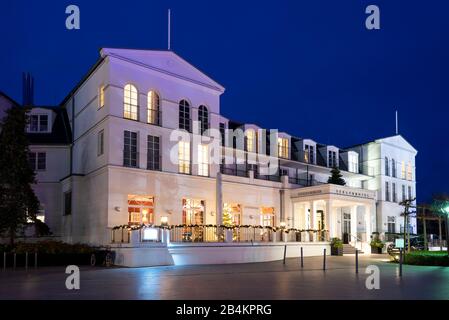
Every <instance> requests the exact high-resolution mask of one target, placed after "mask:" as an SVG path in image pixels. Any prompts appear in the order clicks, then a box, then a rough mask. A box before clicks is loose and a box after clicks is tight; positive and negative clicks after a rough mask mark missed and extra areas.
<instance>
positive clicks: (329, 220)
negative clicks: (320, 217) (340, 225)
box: [325, 200, 335, 238]
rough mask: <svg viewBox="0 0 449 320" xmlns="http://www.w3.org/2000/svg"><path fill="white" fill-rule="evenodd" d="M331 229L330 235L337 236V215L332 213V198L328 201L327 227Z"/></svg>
mask: <svg viewBox="0 0 449 320" xmlns="http://www.w3.org/2000/svg"><path fill="white" fill-rule="evenodd" d="M325 229H327V230H329V237H331V238H334V237H335V217H334V215H333V213H332V200H327V201H326V227H325Z"/></svg>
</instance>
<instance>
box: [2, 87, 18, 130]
mask: <svg viewBox="0 0 449 320" xmlns="http://www.w3.org/2000/svg"><path fill="white" fill-rule="evenodd" d="M18 105H19V104H18V103H17V102H15V101H14V100H13V99H12V98H10V97H8V96H7V95H6V94H5V93H3V92H1V91H0V130H1V122H2V120H3V118H4V117H5V116H6V111H7V110H8V109H9V108H11V107H13V106H18Z"/></svg>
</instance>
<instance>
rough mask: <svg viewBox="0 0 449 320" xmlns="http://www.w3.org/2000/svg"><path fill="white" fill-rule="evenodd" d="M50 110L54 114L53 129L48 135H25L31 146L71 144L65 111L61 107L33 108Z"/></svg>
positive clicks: (70, 133) (70, 134)
mask: <svg viewBox="0 0 449 320" xmlns="http://www.w3.org/2000/svg"><path fill="white" fill-rule="evenodd" d="M33 108H42V109H50V110H52V111H53V112H54V113H56V117H55V121H54V122H53V127H52V129H51V132H49V133H27V135H28V139H29V141H30V144H31V145H33V144H34V145H40V144H43V145H48V144H50V145H55V144H67V145H68V144H70V143H71V142H72V131H71V128H70V123H69V117H68V115H67V110H66V109H64V108H61V107H41V106H39V107H33Z"/></svg>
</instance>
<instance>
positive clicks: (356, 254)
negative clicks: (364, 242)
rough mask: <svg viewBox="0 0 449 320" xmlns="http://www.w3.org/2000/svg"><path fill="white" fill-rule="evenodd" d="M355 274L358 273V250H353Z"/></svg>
mask: <svg viewBox="0 0 449 320" xmlns="http://www.w3.org/2000/svg"><path fill="white" fill-rule="evenodd" d="M355 273H359V250H358V249H355Z"/></svg>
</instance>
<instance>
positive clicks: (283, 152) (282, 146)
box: [278, 138, 289, 159]
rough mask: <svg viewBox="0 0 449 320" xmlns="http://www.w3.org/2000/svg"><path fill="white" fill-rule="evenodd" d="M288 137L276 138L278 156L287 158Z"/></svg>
mask: <svg viewBox="0 0 449 320" xmlns="http://www.w3.org/2000/svg"><path fill="white" fill-rule="evenodd" d="M288 154H289V152H288V139H287V138H278V155H279V157H280V158H285V159H288Z"/></svg>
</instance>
